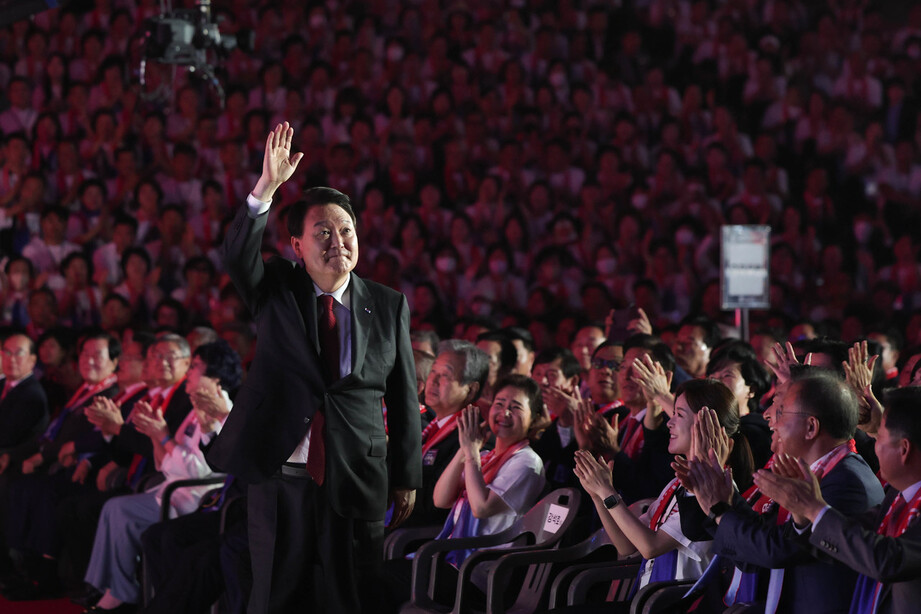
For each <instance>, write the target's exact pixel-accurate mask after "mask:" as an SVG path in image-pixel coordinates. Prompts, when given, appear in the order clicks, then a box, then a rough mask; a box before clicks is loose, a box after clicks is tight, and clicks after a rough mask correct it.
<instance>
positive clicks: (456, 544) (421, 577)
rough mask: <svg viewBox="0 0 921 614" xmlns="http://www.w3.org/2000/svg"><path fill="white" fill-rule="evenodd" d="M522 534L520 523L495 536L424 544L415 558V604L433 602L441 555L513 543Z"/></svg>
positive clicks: (459, 538) (413, 595) (441, 540)
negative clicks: (433, 588)
mask: <svg viewBox="0 0 921 614" xmlns="http://www.w3.org/2000/svg"><path fill="white" fill-rule="evenodd" d="M520 532H521V527H520V526H519V525H518V523H515V524H513V525H512V526H511V527H509V528H508V529H506V530H504V531H501V532H499V533H496V534H494V535H484V536H481V537H458V538H456V539H436V540H433V541H430V542H428V543H425V544H423V545H422V547H421V548H419V549H418V550H416V555H415V556H414V557H413V581H412V601H413V603H417V604H421V603H427V602H430V601H431V596H432V595H431V587H432V586H434V580H435V574H436V569H437V565H438V559H439V558H440V555H441V554H443V553H445V552H450V551H451V550H466V549H468V548H487V547H489V546H498V545H500V544H505V543H508V542H510V541H513V540H514V539H516V538H517V537H519V535H520V534H521V533H520ZM465 563H466V561H465ZM462 567H463V566H462Z"/></svg>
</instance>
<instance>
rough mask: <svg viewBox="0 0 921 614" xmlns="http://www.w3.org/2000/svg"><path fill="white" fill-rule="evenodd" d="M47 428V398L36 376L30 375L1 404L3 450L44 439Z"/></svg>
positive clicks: (0, 425)
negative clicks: (40, 437) (33, 440)
mask: <svg viewBox="0 0 921 614" xmlns="http://www.w3.org/2000/svg"><path fill="white" fill-rule="evenodd" d="M46 426H48V397H46V396H45V389H44V388H42V385H41V382H39V381H38V379H37V378H36V377H35V375H29V376H28V377H27V378H25V379H24V380H22V381H21V382H19V384H17V385H16V387H15V388H13V389H12V390H10V392H9V394H7V395H6V397H4V399H3V400H2V401H0V450H7V449H9V448H13V447H16V446H18V445H20V444H23V443H25V442H26V441H28V440H29V439H31V438H34V437H39V436H41V434H42V433H43V432H44V430H45V427H46Z"/></svg>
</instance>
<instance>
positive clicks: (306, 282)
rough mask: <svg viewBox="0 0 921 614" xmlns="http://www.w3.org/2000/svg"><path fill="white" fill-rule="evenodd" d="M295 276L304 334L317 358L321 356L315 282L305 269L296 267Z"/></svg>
mask: <svg viewBox="0 0 921 614" xmlns="http://www.w3.org/2000/svg"><path fill="white" fill-rule="evenodd" d="M294 274H295V276H297V280H296V283H293V284H291V287H292V292H293V293H294V300H295V302H297V306H298V308H299V309H300V311H301V316H302V317H303V320H302V324H303V325H304V328H303V330H302V332H303V333H304V335H305V336H306V337H307V340H308V345H310V346H311V347H312V348H313V350H314V352H315V353H316V356H317V357H319V356H320V341H319V338H318V336H317V295H316V292H315V291H314V289H313V280H312V279H311V278H310V275H308V274H307V271H306V270H305V269H304V267H302V266H300V265H295V267H294Z"/></svg>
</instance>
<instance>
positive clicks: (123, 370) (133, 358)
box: [118, 341, 144, 386]
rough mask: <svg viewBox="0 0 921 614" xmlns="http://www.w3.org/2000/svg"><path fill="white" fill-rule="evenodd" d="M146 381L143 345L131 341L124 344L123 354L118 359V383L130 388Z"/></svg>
mask: <svg viewBox="0 0 921 614" xmlns="http://www.w3.org/2000/svg"><path fill="white" fill-rule="evenodd" d="M142 379H144V355H143V354H142V353H141V344H140V343H138V342H137V341H130V342H128V343H124V344H122V353H121V356H119V357H118V381H119V383H120V384H121V385H122V386H130V385H131V384H135V383H137V382H139V381H141V380H142Z"/></svg>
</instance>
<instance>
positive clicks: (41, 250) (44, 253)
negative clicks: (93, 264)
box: [22, 207, 80, 275]
mask: <svg viewBox="0 0 921 614" xmlns="http://www.w3.org/2000/svg"><path fill="white" fill-rule="evenodd" d="M69 215H70V214H69V213H68V211H67V209H65V208H63V207H45V208H44V209H43V210H42V216H41V228H42V232H41V236H37V235H36V236H33V237H32V240H31V241H29V244H28V245H26V246H25V247H24V248H22V255H23V257H24V258H28V259H29V261H30V262H32V266H34V267H35V272H36V274H42V273H45V274H49V275H50V274H53V273H56V272H57V271H58V269H59V268H60V266H61V263H63V262H64V259H65V258H66V257H67V256H69V255H70V254H73V253H75V252H79V251H80V246H79V245H76V244H75V243H71V242H70V241H67V240H66V238H65V230H66V229H67V218H68V217H69Z"/></svg>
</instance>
